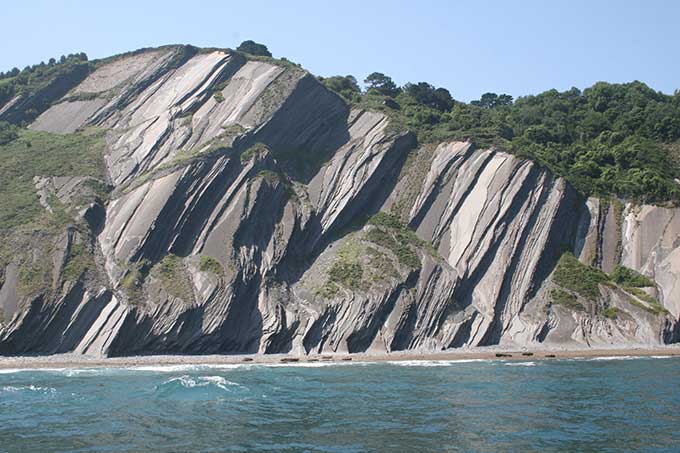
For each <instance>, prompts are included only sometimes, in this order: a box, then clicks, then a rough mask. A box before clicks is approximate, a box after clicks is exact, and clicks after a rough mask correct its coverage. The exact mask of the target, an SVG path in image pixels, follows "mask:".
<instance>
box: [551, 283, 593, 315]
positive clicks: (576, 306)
mask: <svg viewBox="0 0 680 453" xmlns="http://www.w3.org/2000/svg"><path fill="white" fill-rule="evenodd" d="M550 298H551V299H552V301H553V303H554V304H557V305H562V306H563V307H565V308H568V309H570V310H574V311H584V310H585V307H584V306H583V304H582V303H580V302H579V301H578V299H577V298H576V297H575V296H574V295H573V294H571V293H568V292H567V291H565V290H563V289H561V288H553V289H552V290H551V291H550Z"/></svg>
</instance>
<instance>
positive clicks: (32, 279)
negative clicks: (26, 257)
mask: <svg viewBox="0 0 680 453" xmlns="http://www.w3.org/2000/svg"><path fill="white" fill-rule="evenodd" d="M49 281H50V268H49V262H48V261H47V260H44V259H42V257H41V258H40V259H39V260H38V261H37V262H30V263H24V264H23V265H22V266H20V267H19V276H18V279H17V293H18V294H20V295H22V296H32V295H36V294H37V293H38V292H40V290H42V289H44V288H46V287H47V286H49Z"/></svg>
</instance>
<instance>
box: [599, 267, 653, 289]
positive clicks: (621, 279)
mask: <svg viewBox="0 0 680 453" xmlns="http://www.w3.org/2000/svg"><path fill="white" fill-rule="evenodd" d="M609 276H610V277H611V279H612V281H614V283H616V284H617V285H621V286H626V287H634V288H645V287H654V286H656V284H655V283H654V280H652V279H651V278H649V277H646V276H644V275H642V274H640V273H639V272H636V271H634V270H633V269H629V268H627V267H625V266H621V265H617V266H616V267H614V270H613V271H612V273H611V274H609Z"/></svg>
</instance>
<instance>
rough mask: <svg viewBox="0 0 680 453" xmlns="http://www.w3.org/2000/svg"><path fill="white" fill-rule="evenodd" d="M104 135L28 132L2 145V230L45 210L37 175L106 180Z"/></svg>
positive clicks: (94, 130) (93, 130) (84, 132)
mask: <svg viewBox="0 0 680 453" xmlns="http://www.w3.org/2000/svg"><path fill="white" fill-rule="evenodd" d="M103 149H104V134H103V132H102V131H100V130H98V129H87V130H84V131H82V132H77V133H74V134H64V135H60V134H50V133H48V132H36V131H30V130H27V129H21V130H19V131H18V138H17V139H16V140H14V141H12V142H10V143H7V144H5V145H3V146H0V175H3V180H2V184H0V231H2V232H7V231H9V230H10V229H12V228H14V227H17V226H19V225H25V224H27V223H31V222H33V221H35V220H36V219H37V218H38V216H40V215H42V214H43V213H44V212H45V209H44V208H43V207H42V206H41V205H40V203H39V202H38V199H37V196H36V191H35V186H34V183H33V177H34V176H93V177H95V178H99V179H104V178H105V169H104V160H103Z"/></svg>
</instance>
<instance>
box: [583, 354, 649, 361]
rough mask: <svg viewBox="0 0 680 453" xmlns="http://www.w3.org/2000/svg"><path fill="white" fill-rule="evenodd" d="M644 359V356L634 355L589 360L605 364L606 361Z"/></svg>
mask: <svg viewBox="0 0 680 453" xmlns="http://www.w3.org/2000/svg"><path fill="white" fill-rule="evenodd" d="M642 358H644V357H642V356H633V355H612V356H604V357H593V358H590V359H588V360H590V361H592V362H604V361H609V360H631V359H642Z"/></svg>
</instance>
